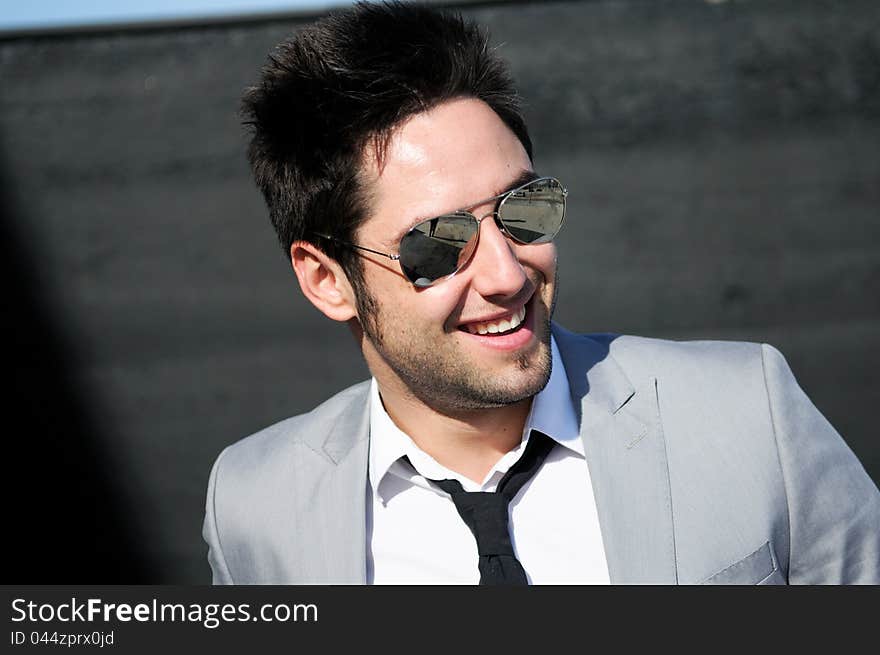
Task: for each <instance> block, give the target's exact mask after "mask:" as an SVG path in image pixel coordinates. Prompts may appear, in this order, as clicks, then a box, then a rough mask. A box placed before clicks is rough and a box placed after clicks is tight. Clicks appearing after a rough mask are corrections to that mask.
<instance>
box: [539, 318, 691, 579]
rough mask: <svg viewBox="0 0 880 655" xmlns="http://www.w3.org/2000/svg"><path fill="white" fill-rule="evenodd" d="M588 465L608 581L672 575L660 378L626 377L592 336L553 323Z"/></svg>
mask: <svg viewBox="0 0 880 655" xmlns="http://www.w3.org/2000/svg"><path fill="white" fill-rule="evenodd" d="M553 334H554V336H555V337H556V340H557V343H558V344H559V349H560V352H561V354H562V358H563V360H564V362H565V368H566V372H567V373H568V378H569V386H570V388H571V394H572V402H573V403H574V406H575V409H576V411H578V414H579V419H580V428H581V438H582V439H583V441H584V448H585V452H586V456H587V464H588V466H589V468H590V478H591V481H592V485H593V494H594V496H595V498H596V506H597V509H598V514H599V525H600V527H601V531H602V540H603V544H604V547H605V556H606V561H607V563H608V571H609V574H610V576H611V582H612V583H614V584H626V583H660V584H672V583H675V582H676V579H677V573H676V565H675V538H674V532H673V523H672V503H671V493H670V486H669V469H668V464H667V457H666V443H665V439H664V435H663V429H662V425H661V423H660V412H659V403H658V400H657V380H656V379H655V378H648V379H645V380H636V381H631V380H630V379H629V378H628V377H627V375H626V373H625V372H624V370H623V368H622V367H621V366H620V364H619V363H618V362H617V361H616V360H615V358H614V357H613V356H612V354H611V350H612V343H613V341H614V340H615V337H614V336H612V335H607V336H606V335H600V336H598V337H596V338H593V337H585V336H580V335H575V334H572V333H571V332H568V331H566V330H564V329H562V328H560V327H559V326H557V325H554V326H553Z"/></svg>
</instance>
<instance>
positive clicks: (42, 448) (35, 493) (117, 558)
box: [0, 153, 155, 584]
mask: <svg viewBox="0 0 880 655" xmlns="http://www.w3.org/2000/svg"><path fill="white" fill-rule="evenodd" d="M6 170H7V169H6V166H5V162H4V161H3V157H2V153H0V265H2V279H3V283H4V293H3V302H4V305H5V306H6V309H5V310H4V311H3V316H4V320H3V327H4V331H5V338H4V340H3V343H4V344H5V348H6V354H7V357H6V370H5V373H6V383H7V384H6V386H7V392H6V398H5V406H6V412H5V417H4V419H5V426H4V428H5V429H4V437H5V439H4V440H5V443H4V444H3V453H4V457H3V460H4V462H5V464H6V466H5V467H4V468H5V471H4V477H5V478H6V482H7V493H6V499H7V502H6V507H7V510H6V511H7V514H6V519H5V522H4V532H5V534H6V537H5V539H4V541H5V542H6V544H7V549H11V551H12V553H11V557H8V558H7V560H6V561H7V562H8V563H9V565H8V569H7V570H6V571H5V573H4V575H3V579H4V581H5V582H6V584H77V583H78V584H82V583H86V582H87V583H89V584H121V583H126V584H144V583H147V582H149V581H150V580H155V575H154V571H153V567H152V566H150V565H149V564H148V562H147V558H146V555H145V549H144V548H143V547H142V546H140V545H139V543H138V539H137V537H136V525H135V522H134V517H132V516H128V515H126V512H125V511H124V510H123V506H122V503H121V502H120V497H121V495H122V487H123V485H122V484H120V481H119V480H115V479H113V477H112V475H111V472H112V469H111V468H109V467H108V464H109V462H107V461H106V460H107V458H106V456H105V453H103V452H102V447H101V444H102V443H106V441H105V439H106V438H108V436H109V435H105V434H101V431H100V429H99V428H98V426H97V425H96V422H95V421H94V419H93V417H92V416H91V413H90V410H89V406H88V402H87V398H85V397H84V394H83V393H82V391H81V390H80V389H79V388H78V386H77V381H76V378H75V375H74V370H75V368H74V366H73V354H74V353H73V351H72V350H71V349H70V347H69V345H68V342H67V339H66V338H65V335H64V334H60V333H59V331H58V328H57V326H58V325H62V323H60V322H59V321H58V320H53V317H52V316H51V315H50V312H49V310H48V305H49V303H48V302H46V300H45V297H44V295H43V293H42V291H41V285H40V284H39V281H38V280H39V275H38V268H37V267H38V265H39V264H38V262H36V261H34V259H33V257H31V256H29V253H28V251H27V248H25V247H24V243H23V239H21V237H20V235H18V234H17V233H16V228H15V226H16V225H22V224H24V223H22V222H21V221H22V220H24V219H25V216H23V214H22V210H21V209H20V207H19V206H18V203H17V202H16V199H15V198H14V194H13V193H12V189H11V187H10V185H9V183H8V179H9V176H8V175H7V173H6Z"/></svg>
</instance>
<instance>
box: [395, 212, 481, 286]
mask: <svg viewBox="0 0 880 655" xmlns="http://www.w3.org/2000/svg"><path fill="white" fill-rule="evenodd" d="M476 233H477V221H476V219H475V218H474V217H473V216H471V215H470V214H466V213H460V214H448V215H446V216H438V217H437V218H432V219H431V220H428V221H425V222H424V223H419V224H418V225H416V226H415V227H414V228H413V229H412V230H410V231H409V232H407V234H406V236H404V237H403V239H402V240H401V242H400V266H401V268H402V269H403V272H404V274H405V275H406V276H407V277H408V278H409V279H410V281H411V282H412V283H413V284H414V285H416V286H417V287H427V286H431V284H433V283H434V282H435V281H436V280H438V279H440V278H441V277H445V276H447V275H450V274H451V273H454V272H455V271H457V270H458V269H459V268H460V267H461V266H462V265H463V264H464V263H465V262H466V261H467V260H468V258H469V257H470V256H471V253H472V252H473V249H474V244H475V243H476V239H475V238H474V236H475V235H476Z"/></svg>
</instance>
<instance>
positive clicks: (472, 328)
mask: <svg viewBox="0 0 880 655" xmlns="http://www.w3.org/2000/svg"><path fill="white" fill-rule="evenodd" d="M525 317H526V307H525V305H523V306H522V307H520V308H519V309H518V310H516V311H514V312H511V313H510V314H507V315H505V316H501V317H498V318H494V319H492V320H489V321H474V322H472V323H466V324H465V325H462V326H460V327H459V329H461V330H465V331H466V332H470V333H471V334H479V335H483V336H490V335H493V334H507V333H509V332H513V331H514V330H516V329H518V328H519V327H520V326H521V325H522V322H523V320H525Z"/></svg>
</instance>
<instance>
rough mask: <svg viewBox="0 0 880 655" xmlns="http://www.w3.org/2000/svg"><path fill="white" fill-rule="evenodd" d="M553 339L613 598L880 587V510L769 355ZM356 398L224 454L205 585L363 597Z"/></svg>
mask: <svg viewBox="0 0 880 655" xmlns="http://www.w3.org/2000/svg"><path fill="white" fill-rule="evenodd" d="M554 336H555V337H556V340H557V344H558V346H559V350H560V353H561V355H562V359H563V362H564V363H565V369H566V372H567V374H568V378H569V385H570V387H571V396H572V403H574V406H575V408H576V411H577V414H578V416H579V419H580V423H581V437H582V439H583V441H584V446H585V451H586V457H587V463H588V466H589V469H590V475H591V477H592V483H593V491H594V494H595V498H596V503H597V506H598V513H599V522H600V526H601V531H602V539H603V543H604V547H605V554H606V558H607V561H608V567H609V571H610V575H611V582H612V583H616V584H621V583H661V584H673V583H683V584H688V583H699V582H711V583H720V584H738V583H745V584H753V583H759V584H773V583H786V582H790V583H817V584H821V583H875V584H876V583H880V493H878V491H877V487H876V486H875V485H874V483H873V482H872V480H871V479H870V478H869V477H868V475H867V474H866V473H865V470H864V469H863V468H862V466H861V464H860V463H859V462H858V460H857V459H856V457H855V456H854V455H853V453H852V452H851V451H850V450H849V448H848V447H847V446H846V444H845V443H844V441H843V440H842V439H841V438H840V436H839V435H838V434H837V433H836V432H835V430H834V428H832V427H831V425H830V424H829V423H828V422H827V421H826V420H825V418H824V417H823V416H822V415H821V414H820V413H819V411H818V410H817V409H816V408H815V407H814V406H813V404H812V403H811V402H810V400H809V399H808V398H807V396H806V395H805V394H804V392H803V391H801V389H800V387H798V385H797V383H796V382H795V380H794V377H793V376H792V374H791V371H790V369H789V367H788V365H787V364H786V362H785V359H784V358H783V357H782V355H781V354H780V353H779V352H778V351H777V350H775V349H774V348H772V347H771V346H768V345H759V344H751V343H735V342H709V341H702V342H700V341H696V342H672V341H662V340H656V339H645V338H638V337H615V336H612V335H586V336H583V335H575V334H572V333H570V332H567V331H565V330H563V329H562V328H560V327H558V326H555V325H554ZM368 390H369V384H368V383H366V382H365V383H361V384H358V385H355V386H353V387H350V388H349V389H346V390H345V391H342V392H341V393H339V394H337V395H336V396H333V397H332V398H330V399H329V400H327V401H326V402H324V403H323V404H322V405H320V406H319V407H317V408H315V409H314V410H312V411H311V412H309V413H307V414H303V415H300V416H295V417H293V418H290V419H287V420H285V421H282V422H280V423H278V424H276V425H273V426H271V427H269V428H266V429H265V430H263V431H261V432H258V433H257V434H255V435H252V436H250V437H248V438H246V439H243V440H241V441H239V442H237V443H235V444H233V445H231V446H229V447H228V448H226V450H224V451H223V452H222V453H221V454H220V456H219V457H218V459H217V461H216V463H215V464H214V468H213V470H212V472H211V478H210V482H209V485H208V498H207V507H206V514H205V522H204V530H203V535H204V538H205V541H206V542H207V543H208V546H209V551H208V560H209V562H210V564H211V569H212V570H213V575H214V582H215V583H224V584H232V583H237V584H247V583H251V584H254V583H255V584H363V583H364V582H365V571H366V567H365V561H366V543H367V535H366V534H365V529H366V528H365V526H366V520H365V517H366V513H367V504H366V498H367V485H368V482H367V456H368V448H369V442H370V440H369V402H368V398H369V397H368ZM559 502H565V499H564V498H560V499H559Z"/></svg>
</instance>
